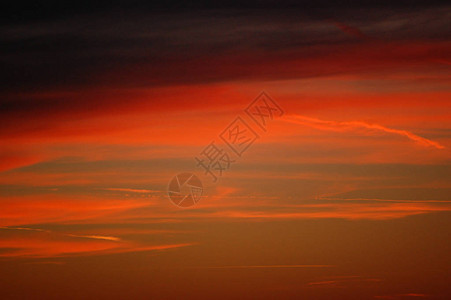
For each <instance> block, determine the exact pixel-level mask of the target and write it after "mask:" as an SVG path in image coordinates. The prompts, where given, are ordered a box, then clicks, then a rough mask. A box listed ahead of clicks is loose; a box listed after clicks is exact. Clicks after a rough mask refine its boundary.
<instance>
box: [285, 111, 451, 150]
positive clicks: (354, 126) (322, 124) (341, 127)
mask: <svg viewBox="0 0 451 300" xmlns="http://www.w3.org/2000/svg"><path fill="white" fill-rule="evenodd" d="M282 120H284V121H285V122H289V123H294V124H299V125H305V126H309V127H313V128H316V129H320V130H328V131H336V132H346V131H355V130H358V129H367V130H369V132H371V131H375V132H384V133H392V134H396V135H400V136H404V137H407V138H408V139H410V140H412V141H414V142H416V143H418V144H419V145H422V146H426V147H434V148H437V149H444V148H445V146H443V145H441V144H439V143H437V142H435V141H432V140H429V139H427V138H424V137H421V136H418V135H416V134H414V133H412V132H409V131H407V130H401V129H393V128H389V127H386V126H383V125H379V124H370V123H366V122H362V121H328V120H321V119H317V118H312V117H307V116H302V115H288V116H285V117H284V118H283V119H282Z"/></svg>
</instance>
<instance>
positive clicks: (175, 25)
mask: <svg viewBox="0 0 451 300" xmlns="http://www.w3.org/2000/svg"><path fill="white" fill-rule="evenodd" d="M381 11H382V12H384V11H385V12H390V11H391V10H390V9H389V8H384V9H382V10H381ZM449 11H450V10H449V7H434V8H430V9H428V10H425V9H422V10H414V11H412V12H404V13H399V14H398V13H396V12H395V10H393V14H392V15H390V16H388V15H384V14H383V13H382V12H381V15H379V14H378V13H374V14H375V15H373V14H372V13H368V20H362V19H355V20H353V19H352V18H351V19H349V20H348V21H347V22H342V21H341V20H342V19H343V20H346V18H347V17H346V16H347V15H346V14H344V13H343V15H342V16H341V17H340V16H339V17H338V18H335V17H334V18H319V19H316V18H310V17H306V16H304V19H303V18H300V20H301V21H299V22H298V21H293V20H291V19H288V20H284V19H283V18H274V19H272V20H271V21H268V22H264V20H265V18H264V16H265V14H263V13H262V14H263V15H262V16H257V15H254V14H249V15H247V14H246V13H243V14H242V15H241V14H238V15H235V16H234V17H233V18H232V19H228V18H227V17H226V16H224V15H222V14H219V15H218V18H219V19H218V20H219V21H218V22H216V21H213V20H211V19H209V18H208V17H206V16H205V15H203V14H201V15H200V16H197V15H192V16H190V14H184V13H180V15H177V17H173V18H171V22H172V23H171V22H169V23H165V21H164V20H165V18H164V14H163V15H159V14H156V15H153V13H152V14H151V15H152V16H153V17H154V19H152V22H150V21H147V20H146V18H145V16H146V14H143V15H140V14H138V13H136V19H133V18H131V17H130V16H134V14H130V16H128V15H127V17H126V18H125V20H122V21H121V22H123V23H121V22H119V23H118V25H117V26H118V31H117V32H114V33H112V31H111V29H110V27H108V26H107V24H113V23H114V22H113V21H115V20H116V18H117V15H116V14H114V13H112V14H111V15H109V14H106V15H105V16H103V17H100V16H95V15H94V17H93V16H91V15H80V16H79V15H74V16H68V17H67V18H62V19H58V18H57V19H52V18H50V17H49V18H50V19H49V20H47V19H46V20H43V21H41V22H42V23H40V24H41V25H40V27H39V30H36V29H34V28H33V26H31V25H30V24H25V23H24V24H16V23H14V22H12V23H5V24H3V25H1V26H0V30H1V31H2V32H3V33H4V34H5V38H4V42H5V43H7V44H8V45H9V47H10V48H11V49H15V48H14V47H18V46H17V45H16V44H15V43H24V45H26V43H28V42H27V41H30V40H33V39H35V38H37V40H39V41H46V40H47V39H50V41H53V40H52V39H53V38H55V37H54V36H53V35H52V34H55V35H57V34H62V36H66V35H67V36H69V37H71V38H72V39H74V40H75V41H78V40H77V38H78V39H79V40H80V41H81V40H82V41H85V39H86V41H87V42H86V43H87V44H86V45H85V44H83V43H84V42H80V43H82V44H81V46H80V49H78V48H76V47H75V50H73V52H70V51H71V50H70V48H68V49H66V50H65V51H69V52H68V54H65V53H60V52H59V51H56V50H55V49H54V48H53V47H54V46H45V45H46V44H45V43H44V42H43V44H42V45H41V44H39V43H38V42H36V43H37V44H36V45H35V44H32V43H31V42H30V43H31V44H30V46H29V47H30V50H29V51H30V53H27V52H26V51H23V52H20V53H18V54H15V52H14V51H13V50H8V49H10V48H8V49H6V48H5V49H6V50H4V51H5V55H8V59H9V60H8V63H5V66H7V68H12V69H14V70H19V71H17V74H19V73H20V74H22V75H20V76H22V77H18V78H19V79H23V81H21V82H22V83H20V84H19V83H18V84H7V83H4V84H2V86H1V91H0V93H1V95H2V98H3V99H4V100H2V102H1V103H2V105H3V107H4V108H5V109H3V110H2V112H1V118H2V126H1V129H0V137H1V138H0V145H1V146H0V186H1V188H0V208H1V209H0V265H1V269H2V271H3V272H2V276H1V277H2V280H1V282H2V283H1V284H0V287H1V288H2V290H3V294H4V296H5V299H26V298H30V297H31V296H30V295H39V296H37V297H39V298H42V299H53V298H55V299H56V298H58V299H62V298H64V299H66V298H74V299H91V298H92V299H103V298H105V299H107V298H108V299H112V298H133V299H135V298H136V299H149V298H152V299H166V298H167V299H180V298H181V297H182V296H183V297H187V298H189V299H191V298H197V299H203V298H205V299H212V298H214V297H215V298H216V297H217V298H219V299H222V298H224V299H228V298H231V297H236V295H245V296H243V297H244V298H249V299H261V298H268V299H273V298H275V297H280V298H283V299H286V298H293V299H294V298H298V299H423V298H427V299H429V298H430V299H446V298H447V297H449V296H450V295H451V294H450V293H451V291H450V290H449V270H450V261H449V251H450V250H451V249H450V243H449V230H450V228H451V227H450V225H451V224H450V211H451V205H450V204H451V199H450V195H451V185H450V182H451V181H450V179H451V178H450V175H451V172H450V159H451V152H450V149H451V135H450V132H451V122H450V120H451V101H450V99H451V94H450V72H449V71H450V69H449V68H450V61H451V56H450V53H451V51H450V50H451V44H450V41H449V39H447V38H446V37H447V35H446V31H445V32H441V31H438V28H443V24H442V23H441V22H445V21H444V19H441V17H442V16H443V15H445V16H446V14H449ZM129 13H130V12H129ZM246 16H247V17H248V18H246ZM434 16H435V17H436V18H433V17H434ZM279 17H280V16H279ZM291 17H293V16H291ZM103 18H104V19H103ZM129 18H130V19H129ZM415 18H417V19H421V20H427V22H426V21H425V24H426V25H424V27H423V28H421V26H420V25H416V24H415ZM363 19H364V18H363ZM102 20H103V21H102ZM396 20H397V22H398V23H396V22H395V21H396ZM434 20H435V21H434ZM440 20H441V21H440ZM83 22H85V23H83ZM147 22H150V23H147ZM197 22H198V23H197ZM135 23H136V24H135ZM77 24H85V25H93V26H94V27H92V29H86V28H84V27H83V28H84V29H80V28H79V27H78V25H77ZM114 24H116V23H114ZM139 24H141V25H142V24H144V25H146V26H149V27H146V28H150V26H155V28H156V29H155V30H154V31H152V30H153V29H152V30H151V29H147V30H149V31H146V30H145V28H144V29H138V30H137V31H134V29H136V28H138V27H139V26H138V25H139ZM167 24H172V25H171V26H172V27H171V26H169V25H168V27H166V26H163V25H167ZM232 24H233V26H235V27H233V28H235V29H234V30H232V29H231V28H230V27H227V26H229V25H230V26H232ZM399 24H401V25H402V24H404V27H403V26H401V25H399ZM53 25H58V26H60V30H61V32H60V33H58V32H57V31H55V32H54V30H56V29H53V27H52V26H53ZM208 25H211V27H209V26H208ZM409 26H410V27H409ZM418 26H420V27H418ZM135 27H136V28H135ZM87 28H91V27H87ZM139 28H140V27H139ZM152 28H153V27H152ZM298 28H299V31H298ZM301 28H302V30H301ZM406 28H410V29H406ZM131 32H133V34H132V33H131ZM218 32H221V33H222V35H220V36H218V37H216V35H215V33H218ZM128 33H129V35H127V34H128ZM281 33H287V34H288V33H291V34H292V36H290V35H289V34H288V37H285V36H284V35H282V36H279V35H280V34H281ZM389 33H391V34H389ZM123 35H125V36H126V37H127V38H124V36H123ZM93 37H96V38H99V42H98V43H99V44H98V45H97V44H95V43H94V42H92V40H91V39H90V38H93ZM162 37H164V38H162ZM246 37H248V38H247V39H246ZM258 37H260V38H258ZM56 39H57V41H59V39H61V41H63V40H64V39H63V38H62V37H57V38H56ZM110 39H111V40H110ZM117 39H118V40H119V41H120V42H117ZM122 39H124V40H122ZM141 39H143V41H142V40H141ZM147 39H148V40H147ZM153 39H156V41H157V42H156V44H153V43H154V40H153ZM105 41H109V42H110V43H111V44H109V43H107V42H105ZM127 41H128V42H129V43H130V44H127ZM138 41H139V43H138ZM146 41H147V42H148V43H149V44H151V45H152V47H150V46H149V48H145V49H141V48H139V47H137V46H136V45H135V44H134V43H137V45H138V46H140V45H141V46H142V45H144V46H145V45H147V44H146V43H145V42H146ZM296 41H298V42H296ZM116 42H117V43H118V45H119V46H118V45H116ZM74 43H75V42H74ZM102 43H106V46H105V45H104V44H102ZM241 43H242V44H241ZM50 44H51V45H54V44H53V42H52V43H50ZM50 44H49V45H50ZM62 44H64V43H63V42H62ZM18 45H19V44H18ZM20 45H22V44H20ZM87 45H88V46H87ZM240 45H241V46H240ZM40 47H42V48H40ZM46 47H49V48H48V49H47V48H46ZM61 47H63V46H61ZM64 47H66V46H64ZM68 47H69V46H68ZM97 47H98V48H97ZM102 47H103V48H102ZM56 48H58V47H56ZM40 49H41V50H40ZM42 49H44V50H42ZM64 49H65V48H64ZM77 49H78V50H77ZM146 49H147V50H148V51H149V53H147V52H145V51H144V50H146ZM211 49H217V50H216V51H212V50H211ZM2 51H3V50H2ZM8 51H11V52H8ZM21 51H22V50H21ZM40 51H42V52H40ZM54 51H56V52H54ZM97 51H99V53H97ZM102 51H103V52H102ZM143 51H144V52H143ZM63 52H64V51H63ZM43 53H47V54H48V56H46V55H47V54H46V55H44V54H43ZM55 53H57V54H55ZM102 53H103V55H105V57H106V58H105V61H103V60H102V59H101V57H102ZM52 55H54V57H55V58H54V59H55V62H54V61H53V60H52V59H50V60H49V62H50V63H49V65H47V60H48V59H49V57H52ZM59 55H61V56H59ZM65 55H68V57H69V58H73V62H72V61H71V62H70V63H68V62H67V61H66V60H65V57H66V56H65ZM5 57H6V56H5ZM87 58H92V59H93V61H95V62H96V63H93V64H92V65H91V63H90V60H87V61H85V59H87ZM35 59H36V63H35V64H33V63H31V61H34V60H35ZM60 60H61V64H62V65H61V66H60V65H59V64H58V63H59V62H60ZM27 64H28V65H29V67H26V68H25V67H23V66H26V65H27ZM41 64H42V65H41ZM49 66H50V67H49ZM48 67H49V70H47V68H48ZM65 67H67V68H68V69H67V70H68V72H69V71H70V72H73V73H72V75H70V74H66V73H64V72H61V74H64V75H61V78H60V79H61V80H56V81H55V79H58V78H59V75H58V74H60V70H61V69H63V68H65ZM24 68H25V69H24ZM28 68H29V69H28ZM5 70H7V69H5ZM20 70H27V72H28V71H29V73H30V74H31V75H33V76H31V75H30V76H28V75H26V74H28V73H26V72H24V73H21V72H22V71H20ZM53 71H55V72H53ZM17 74H16V73H14V74H13V75H11V76H13V77H14V76H19V75H17ZM2 75H3V74H2ZM35 75H36V76H35ZM40 76H42V78H40ZM5 78H6V77H5ZM14 78H16V77H14ZM14 78H13V79H14ZM262 91H265V92H267V93H268V94H269V95H270V96H271V97H272V99H274V100H275V101H276V102H277V103H278V105H280V106H281V107H282V109H283V110H284V115H283V116H282V117H278V118H275V119H274V120H272V121H271V122H270V123H268V130H267V132H263V131H262V130H261V129H260V128H258V126H256V124H255V123H253V122H252V120H250V119H249V117H248V116H247V115H246V113H245V112H244V109H245V108H246V107H247V106H248V105H249V103H251V102H252V101H253V100H254V99H255V98H256V97H257V96H258V95H259V94H260V93H261V92H262ZM237 116H241V117H243V118H244V119H245V120H246V121H247V122H249V124H250V125H251V126H252V127H253V129H254V130H255V131H256V132H257V133H258V134H259V138H258V139H257V141H256V142H255V143H254V144H253V145H252V146H251V147H250V148H249V149H248V150H247V151H246V152H245V153H244V154H243V156H242V157H237V156H236V155H234V156H233V158H234V159H235V160H236V161H235V162H234V163H233V164H232V165H231V168H230V170H226V171H224V174H223V175H222V176H221V177H220V179H219V181H218V182H217V183H214V182H212V180H211V178H210V177H208V176H206V175H205V174H203V170H202V169H201V168H199V167H196V164H197V162H196V160H195V157H196V156H199V155H200V152H201V151H202V150H203V149H204V148H205V147H206V146H207V145H208V144H210V143H211V142H212V141H216V142H217V143H218V144H219V145H220V146H221V147H223V148H224V149H227V148H226V147H227V146H226V145H225V144H224V143H220V138H219V135H220V133H221V132H222V131H223V130H224V129H225V128H226V127H227V126H228V125H229V124H230V123H231V122H232V121H233V120H234V119H235V118H236V117H237ZM230 153H231V155H232V154H233V153H232V152H230ZM180 172H193V173H196V174H197V175H198V176H199V177H200V178H201V180H202V183H203V186H204V194H203V197H202V198H201V200H200V201H199V203H198V204H196V205H195V206H193V207H190V208H186V209H181V208H179V207H176V206H175V205H173V204H172V203H171V201H170V200H169V199H168V196H167V192H166V189H167V184H168V182H169V181H170V180H171V178H172V177H173V176H174V175H176V174H178V173H180ZM238 298H239V297H238Z"/></svg>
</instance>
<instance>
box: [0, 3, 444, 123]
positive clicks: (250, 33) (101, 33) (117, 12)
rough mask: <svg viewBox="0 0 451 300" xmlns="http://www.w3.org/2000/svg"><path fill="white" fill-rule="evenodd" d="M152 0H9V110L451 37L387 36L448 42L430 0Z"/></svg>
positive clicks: (290, 72)
mask: <svg viewBox="0 0 451 300" xmlns="http://www.w3.org/2000/svg"><path fill="white" fill-rule="evenodd" d="M150 3H152V2H147V1H132V2H130V3H129V2H122V1H108V2H107V1H100V2H95V3H93V2H88V1H81V2H78V3H77V4H76V5H74V6H70V5H66V4H64V5H63V4H61V3H60V2H53V1H50V2H46V3H41V4H37V3H34V4H28V2H24V1H19V2H14V3H10V4H3V5H4V7H3V8H4V9H0V11H1V12H2V14H3V16H2V20H3V21H2V23H1V24H0V36H1V37H0V91H2V100H1V102H0V105H1V110H2V111H3V112H6V113H7V114H8V115H9V113H10V112H17V111H19V112H22V113H24V112H25V113H26V112H27V111H29V112H38V111H39V110H40V109H41V110H42V109H43V110H45V111H49V110H64V109H67V108H69V109H70V108H73V107H75V106H76V107H78V108H79V109H81V110H83V107H86V108H88V109H89V108H92V107H95V106H96V105H97V106H98V105H100V104H102V103H104V102H105V101H104V100H102V97H99V100H94V102H93V100H92V98H90V99H89V100H88V101H89V103H84V102H83V100H80V101H81V103H80V102H79V103H77V105H75V104H74V101H73V99H67V97H61V98H54V97H53V98H51V99H50V98H47V99H45V98H44V99H43V98H42V97H41V96H39V97H35V96H32V95H30V93H32V94H33V93H35V94H36V93H40V92H48V91H58V90H87V89H91V88H95V87H111V86H114V87H115V88H120V87H152V86H162V85H172V84H199V83H211V82H218V81H227V80H255V79H282V78H303V77H311V76H321V75H330V74H336V73H346V72H356V71H359V70H360V71H361V70H362V69H364V68H367V69H371V68H372V67H375V66H376V65H381V66H387V65H390V64H394V63H395V64H396V63H405V62H406V61H407V62H409V61H410V62H415V63H417V62H420V63H421V61H424V60H430V59H431V58H433V57H436V58H437V59H441V60H445V61H446V49H447V48H446V45H440V44H439V45H438V46H437V47H435V46H432V47H431V48H427V49H425V50H420V51H419V52H415V51H414V53H413V54H412V52H411V51H410V52H409V53H407V54H406V55H405V56H404V55H403V52H404V50H405V47H404V48H403V47H397V48H396V47H395V48H390V47H389V48H385V46H384V43H391V42H399V41H423V42H424V41H425V42H431V41H432V42H444V41H447V40H448V39H449V37H450V29H449V28H451V26H447V25H449V20H450V19H451V18H450V14H451V10H450V9H449V7H445V6H438V4H437V3H435V2H425V1H413V2H412V1H409V5H408V6H405V4H406V3H405V2H404V1H395V2H392V1H391V2H390V4H389V2H384V1H383V2H378V4H377V5H371V4H370V2H369V1H363V2H362V1H359V2H357V1H356V2H349V3H348V4H349V5H347V6H342V5H341V4H338V3H335V2H332V1H313V2H311V1H309V2H307V1H296V2H295V1H288V2H283V3H279V2H277V3H278V4H277V5H276V7H277V8H276V9H269V8H270V7H272V6H273V5H274V4H275V3H276V2H275V1H263V2H259V5H258V6H259V9H255V10H249V9H246V8H243V7H241V8H240V7H238V2H234V1H228V2H223V3H222V4H217V5H216V7H212V6H210V9H201V7H202V8H203V7H204V6H203V4H204V5H205V4H206V2H205V3H202V2H201V3H200V4H197V3H179V2H174V1H172V2H171V1H170V2H164V4H162V3H159V4H150ZM252 4H254V5H256V3H253V2H249V3H248V4H246V6H249V7H251V6H252ZM5 5H6V6H5ZM206 6H208V5H206ZM221 7H222V9H221ZM337 24H339V26H337ZM343 29H346V30H343ZM356 32H357V33H358V34H356ZM407 47H410V46H407ZM374 49H380V52H381V53H380V54H379V53H377V51H374ZM347 53H349V54H347ZM426 53H427V54H426ZM346 55H353V56H354V57H356V60H355V61H353V60H352V58H349V59H348V58H347V57H346ZM427 55H429V56H428V57H426V56H427ZM363 57H368V59H367V60H366V61H365V60H364V59H363ZM24 93H25V94H24ZM85 102H86V101H85ZM95 103H98V104H95Z"/></svg>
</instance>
